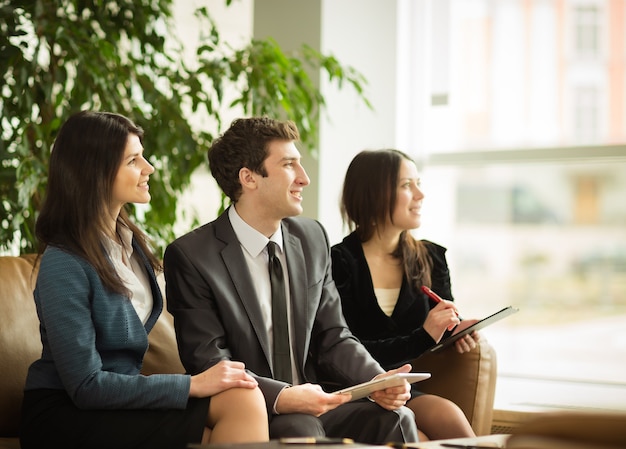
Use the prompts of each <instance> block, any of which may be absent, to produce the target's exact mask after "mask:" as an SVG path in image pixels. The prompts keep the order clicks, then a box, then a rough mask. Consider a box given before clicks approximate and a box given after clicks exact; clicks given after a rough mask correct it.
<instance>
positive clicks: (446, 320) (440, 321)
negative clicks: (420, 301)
mask: <svg viewBox="0 0 626 449" xmlns="http://www.w3.org/2000/svg"><path fill="white" fill-rule="evenodd" d="M459 323H461V320H460V319H459V317H458V316H457V313H456V307H455V306H454V303H453V302H452V301H446V300H442V301H440V302H439V304H437V305H436V306H435V307H433V308H432V309H431V310H430V312H428V315H427V316H426V320H425V321H424V326H423V327H424V330H425V331H426V332H428V335H430V336H431V337H432V339H433V340H435V342H437V343H439V340H441V337H443V334H444V333H445V332H446V330H449V331H451V330H452V329H454V328H455V327H456V326H458V325H459Z"/></svg>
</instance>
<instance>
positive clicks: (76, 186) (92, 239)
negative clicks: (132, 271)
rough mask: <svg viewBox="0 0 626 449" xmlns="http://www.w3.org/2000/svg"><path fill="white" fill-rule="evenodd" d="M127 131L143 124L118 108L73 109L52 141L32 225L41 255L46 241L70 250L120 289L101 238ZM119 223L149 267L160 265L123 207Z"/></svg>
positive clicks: (140, 133)
mask: <svg viewBox="0 0 626 449" xmlns="http://www.w3.org/2000/svg"><path fill="white" fill-rule="evenodd" d="M130 134H135V135H137V136H138V137H139V139H140V140H142V138H143V130H142V129H141V128H140V127H139V126H137V125H135V124H134V123H133V122H132V121H131V120H129V119H128V118H126V117H124V116H122V115H119V114H114V113H110V112H93V111H82V112H79V113H77V114H74V115H72V116H71V117H70V118H69V119H68V120H67V121H66V122H65V123H64V124H63V125H62V126H61V129H60V130H59V134H58V135H57V137H56V139H55V142H54V145H53V147H52V153H51V155H50V163H49V167H48V186H47V189H46V196H45V199H44V202H43V205H42V207H41V211H40V213H39V217H38V218H37V223H36V225H35V234H36V236H37V239H38V241H39V254H40V255H41V254H42V253H43V251H44V250H45V249H46V247H48V246H49V245H53V246H58V247H60V248H64V249H66V250H68V251H71V252H73V253H75V254H77V255H79V256H80V257H82V258H84V259H85V260H86V261H87V262H89V263H90V264H91V265H93V266H94V267H95V269H96V271H97V272H98V275H99V276H100V278H101V279H102V282H103V284H104V285H105V286H106V287H107V288H108V289H110V290H111V291H113V292H116V293H121V294H128V291H127V289H126V287H125V286H124V283H123V282H122V280H121V279H120V277H119V276H118V274H117V272H116V271H115V269H114V268H113V266H112V265H111V263H110V261H109V260H108V258H107V256H106V253H105V251H104V249H103V241H104V238H105V235H106V233H107V225H106V223H107V217H108V216H109V214H110V212H109V209H108V204H109V203H110V201H111V198H112V192H113V183H114V181H115V178H116V175H117V171H118V169H119V167H120V164H121V163H122V159H123V156H124V150H125V148H126V143H127V140H128V136H129V135H130ZM117 226H118V227H119V226H126V227H128V228H129V229H130V230H131V231H132V232H133V235H134V237H135V240H136V241H137V243H138V244H139V246H140V248H141V250H142V251H143V252H144V254H145V255H146V257H147V258H148V260H149V262H150V264H151V265H152V267H153V268H154V269H155V270H160V263H159V259H158V258H157V257H156V256H155V255H154V253H153V252H152V250H151V249H150V245H149V240H148V238H147V236H146V235H145V234H144V233H143V232H142V231H141V230H140V229H139V228H138V227H137V226H136V225H135V224H134V223H133V222H132V221H131V220H130V218H129V216H128V213H127V212H126V210H125V209H124V208H122V210H121V211H120V214H119V216H118V217H117Z"/></svg>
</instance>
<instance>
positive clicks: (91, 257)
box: [20, 111, 268, 449]
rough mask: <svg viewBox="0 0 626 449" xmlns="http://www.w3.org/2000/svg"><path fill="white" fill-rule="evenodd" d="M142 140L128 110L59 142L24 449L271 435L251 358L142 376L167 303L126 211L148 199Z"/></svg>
mask: <svg viewBox="0 0 626 449" xmlns="http://www.w3.org/2000/svg"><path fill="white" fill-rule="evenodd" d="M142 137H143V130H142V129H141V128H140V127H138V126H136V125H135V124H134V123H133V122H132V121H131V120H129V119H128V118H126V117H123V116H121V115H119V114H114V113H108V112H91V111H84V112H80V113H77V114H75V115H73V116H72V117H70V118H69V119H68V120H67V121H66V122H65V123H64V124H63V126H62V127H61V129H60V131H59V134H58V136H57V138H56V140H55V142H54V146H53V149H52V153H51V157H50V165H49V174H48V186H47V192H46V197H45V200H44V203H43V206H42V208H41V212H40V214H39V217H38V219H37V223H36V234H37V238H38V240H39V242H40V254H39V257H40V259H39V262H40V265H39V273H38V276H37V283H36V287H35V290H34V298H35V305H36V307H37V313H38V316H39V320H40V330H41V340H42V343H43V351H42V355H41V358H40V359H38V360H36V361H35V362H34V363H33V364H32V365H31V366H30V368H29V371H28V376H27V379H26V387H25V392H24V393H25V394H24V402H23V407H22V412H23V417H22V428H21V433H20V439H21V447H22V448H23V449H30V448H41V447H65V448H110V447H116V448H150V449H154V448H168V449H170V448H185V447H187V445H188V444H189V443H201V442H206V443H208V442H253V441H266V440H267V439H268V428H267V412H266V410H265V401H264V398H263V396H262V394H261V392H260V390H259V389H258V387H257V383H256V380H255V379H254V378H253V377H252V376H250V375H249V374H247V373H246V371H245V369H244V365H243V363H240V362H234V361H222V362H219V363H217V364H215V365H213V366H211V367H210V368H208V369H207V370H206V371H204V372H202V373H200V374H197V375H194V376H190V375H185V374H153V375H150V376H145V375H142V374H141V373H140V370H141V367H142V363H143V357H144V355H145V353H146V351H147V349H148V333H149V332H150V331H151V329H152V327H153V326H154V324H155V323H156V321H157V318H158V317H159V315H160V313H161V311H162V309H163V297H162V295H161V291H160V289H159V286H158V284H157V280H156V272H157V271H158V270H160V263H159V258H158V257H157V256H156V255H155V254H154V253H153V252H152V251H151V249H150V244H149V240H148V238H147V236H146V235H145V234H144V233H143V232H142V231H141V230H140V229H139V228H138V227H137V226H136V225H135V224H133V222H132V221H131V220H130V218H129V216H128V214H127V213H126V212H125V210H124V208H125V205H126V204H127V203H140V204H143V203H148V202H149V201H150V193H149V187H148V181H149V178H150V175H151V174H152V173H153V172H154V167H153V166H152V165H151V164H150V163H149V162H148V161H147V159H146V158H145V157H144V154H143V144H142Z"/></svg>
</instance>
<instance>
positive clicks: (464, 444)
mask: <svg viewBox="0 0 626 449" xmlns="http://www.w3.org/2000/svg"><path fill="white" fill-rule="evenodd" d="M508 437H509V435H505V434H498V435H484V436H479V437H475V438H453V439H450V440H435V441H425V442H423V443H406V444H405V445H404V447H406V448H411V449H435V448H439V449H453V448H454V447H458V448H464V449H474V448H483V447H485V448H504V445H505V443H506V440H507V439H508ZM448 445H455V446H448Z"/></svg>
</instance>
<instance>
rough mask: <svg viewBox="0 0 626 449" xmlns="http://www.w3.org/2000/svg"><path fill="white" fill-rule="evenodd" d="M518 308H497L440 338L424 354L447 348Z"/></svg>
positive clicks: (516, 310)
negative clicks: (470, 323)
mask: <svg viewBox="0 0 626 449" xmlns="http://www.w3.org/2000/svg"><path fill="white" fill-rule="evenodd" d="M518 311H519V309H518V308H516V307H513V306H508V307H505V308H503V309H500V310H498V311H497V312H496V313H494V314H492V315H489V316H488V317H486V318H483V319H482V320H480V321H477V322H476V323H474V324H472V325H471V326H469V327H468V328H465V329H463V330H462V331H460V332H459V333H457V334H453V335H450V336H449V337H447V338H445V339H443V340H441V341H440V342H439V343H437V344H436V345H435V346H433V347H432V348H430V349H428V350H427V351H426V352H425V353H424V354H430V353H433V352H438V351H441V350H442V349H445V348H447V347H448V346H451V345H453V344H454V342H456V341H457V340H458V339H459V338H462V337H464V336H466V335H468V334H471V333H472V332H474V331H477V330H480V329H483V328H485V327H487V326H489V325H491V324H493V323H495V322H497V321H500V320H501V319H503V318H506V317H507V316H509V315H512V314H514V313H516V312H518Z"/></svg>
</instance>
